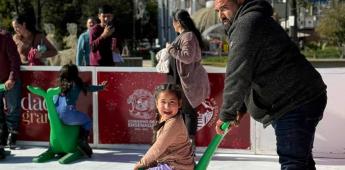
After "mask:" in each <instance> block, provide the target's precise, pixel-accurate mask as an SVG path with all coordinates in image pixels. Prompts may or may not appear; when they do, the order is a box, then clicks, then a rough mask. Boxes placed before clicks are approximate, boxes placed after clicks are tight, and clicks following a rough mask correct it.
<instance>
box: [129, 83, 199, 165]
mask: <svg viewBox="0 0 345 170" xmlns="http://www.w3.org/2000/svg"><path fill="white" fill-rule="evenodd" d="M155 98H156V107H157V111H158V114H157V117H156V121H157V123H156V125H155V126H154V140H153V145H152V146H151V148H150V149H149V150H148V151H147V153H146V154H145V155H144V156H143V158H142V159H141V160H140V161H139V162H138V163H137V164H136V165H135V167H134V170H138V169H139V168H149V170H158V169H159V170H193V169H194V154H193V151H192V145H191V143H190V141H189V138H188V133H187V129H186V125H185V124H184V122H183V119H182V116H181V114H180V111H179V110H180V108H181V103H182V101H181V98H182V92H181V88H180V87H179V86H178V85H176V84H163V85H160V86H158V87H157V88H156V92H155Z"/></svg>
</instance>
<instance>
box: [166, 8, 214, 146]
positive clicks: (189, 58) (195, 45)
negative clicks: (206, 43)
mask: <svg viewBox="0 0 345 170" xmlns="http://www.w3.org/2000/svg"><path fill="white" fill-rule="evenodd" d="M173 26H174V29H175V31H176V32H177V33H178V34H179V36H178V37H177V38H176V39H175V41H174V42H173V43H171V44H167V47H166V48H167V51H168V53H169V55H170V56H171V59H170V66H169V67H170V68H169V73H167V75H168V82H169V83H174V84H179V85H181V86H182V89H183V94H184V95H183V96H182V115H183V117H184V121H185V123H186V125H187V129H188V134H189V137H190V139H191V140H192V142H193V145H194V146H195V143H194V140H195V135H196V130H197V113H196V110H195V108H196V107H197V106H199V105H200V104H201V102H202V101H203V100H205V99H206V98H207V97H208V96H209V94H210V84H209V79H208V74H207V72H206V70H205V69H204V67H203V66H202V65H201V49H202V48H203V43H202V38H201V34H200V32H199V31H198V30H197V29H196V27H195V25H194V22H193V20H192V19H191V17H190V15H189V13H188V12H187V11H186V10H181V9H178V10H176V11H175V12H174V13H173Z"/></svg>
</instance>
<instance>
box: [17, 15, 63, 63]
mask: <svg viewBox="0 0 345 170" xmlns="http://www.w3.org/2000/svg"><path fill="white" fill-rule="evenodd" d="M35 24H36V23H35V22H34V20H32V19H29V18H28V17H26V16H23V15H19V16H18V17H16V18H14V19H13V21H12V26H13V29H14V31H15V32H16V33H15V35H14V36H13V40H14V42H15V43H16V45H17V49H18V52H19V55H20V59H21V63H22V64H30V65H44V64H45V60H44V58H48V57H53V56H55V55H56V54H57V50H56V49H55V47H54V46H53V45H52V44H51V43H50V42H49V41H48V40H47V38H46V37H45V35H44V34H43V33H41V32H40V31H38V30H37V29H36V26H35Z"/></svg>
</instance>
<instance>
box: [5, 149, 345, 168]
mask: <svg viewBox="0 0 345 170" xmlns="http://www.w3.org/2000/svg"><path fill="white" fill-rule="evenodd" d="M45 149H46V148H45V147H36V146H35V147H31V146H25V147H23V148H20V149H19V150H13V151H12V152H11V155H10V156H8V157H7V158H6V159H5V160H3V161H0V167H1V168H0V169H1V170H29V169H34V170H94V169H97V170H131V169H132V168H133V165H134V164H135V162H136V161H138V160H139V158H140V157H141V156H142V155H143V154H144V152H145V150H130V149H95V150H94V155H93V157H92V158H91V159H88V158H84V159H82V160H80V161H78V162H75V163H73V164H69V165H61V164H59V163H58V162H57V161H51V162H48V163H40V164H38V163H32V162H31V160H32V158H33V157H35V156H37V155H39V154H40V153H42V152H44V151H45ZM200 155H201V153H200V152H198V153H197V156H198V157H199V156H200ZM316 162H317V164H318V165H317V169H318V170H345V159H326V158H317V159H316ZM208 169H209V170H278V169H280V168H279V164H278V162H277V157H276V156H258V155H247V154H218V155H216V156H215V157H214V159H213V160H212V161H211V163H210V165H209V168H208Z"/></svg>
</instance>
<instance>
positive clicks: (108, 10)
mask: <svg viewBox="0 0 345 170" xmlns="http://www.w3.org/2000/svg"><path fill="white" fill-rule="evenodd" d="M98 13H99V14H102V13H103V14H112V13H113V8H112V7H111V6H109V5H103V6H101V7H99V8H98Z"/></svg>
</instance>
